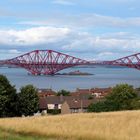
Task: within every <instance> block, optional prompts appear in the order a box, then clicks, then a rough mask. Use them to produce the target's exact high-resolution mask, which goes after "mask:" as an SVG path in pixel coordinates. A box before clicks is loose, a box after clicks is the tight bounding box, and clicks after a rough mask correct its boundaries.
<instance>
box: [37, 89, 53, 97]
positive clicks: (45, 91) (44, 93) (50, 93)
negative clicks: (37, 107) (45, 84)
mask: <svg viewBox="0 0 140 140" xmlns="http://www.w3.org/2000/svg"><path fill="white" fill-rule="evenodd" d="M38 95H39V97H47V96H56V92H55V91H53V90H52V89H38Z"/></svg>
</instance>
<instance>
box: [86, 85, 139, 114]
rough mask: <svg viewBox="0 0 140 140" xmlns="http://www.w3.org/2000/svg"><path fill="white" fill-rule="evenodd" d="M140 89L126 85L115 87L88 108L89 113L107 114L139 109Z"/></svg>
mask: <svg viewBox="0 0 140 140" xmlns="http://www.w3.org/2000/svg"><path fill="white" fill-rule="evenodd" d="M139 93H140V89H139V88H137V89H134V88H133V86H131V85H128V84H120V85H116V86H115V87H114V88H113V89H112V91H111V93H109V94H108V95H107V96H106V97H105V98H104V99H102V100H100V101H99V102H97V103H93V104H91V105H90V106H89V107H88V111H89V112H108V111H122V110H137V109H140V95H139Z"/></svg>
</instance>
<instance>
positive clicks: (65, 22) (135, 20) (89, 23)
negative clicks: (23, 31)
mask: <svg viewBox="0 0 140 140" xmlns="http://www.w3.org/2000/svg"><path fill="white" fill-rule="evenodd" d="M54 17H55V18H52V17H48V20H46V21H22V22H19V23H18V24H24V25H35V26H45V25H50V26H56V25H57V26H61V27H62V26H66V27H76V28H84V27H86V28H90V27H109V28H110V27H115V28H131V27H133V28H137V27H140V17H127V18H121V17H112V16H104V15H99V14H84V15H75V16H70V15H56V16H54Z"/></svg>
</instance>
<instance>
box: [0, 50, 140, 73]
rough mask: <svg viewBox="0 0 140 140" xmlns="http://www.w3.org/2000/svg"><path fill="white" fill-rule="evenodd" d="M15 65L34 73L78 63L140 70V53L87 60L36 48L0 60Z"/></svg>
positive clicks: (58, 69)
mask: <svg viewBox="0 0 140 140" xmlns="http://www.w3.org/2000/svg"><path fill="white" fill-rule="evenodd" d="M5 64H6V65H14V66H17V67H21V68H24V69H26V70H27V71H29V72H30V73H31V74H33V75H54V74H55V73H57V72H58V71H60V70H63V69H66V68H69V67H73V66H78V65H96V64H98V65H115V66H125V67H130V68H136V69H138V70H140V53H137V54H133V55H130V56H126V57H123V58H120V59H116V60H113V61H86V60H82V59H80V58H76V57H73V56H70V55H67V54H63V53H60V52H57V51H53V50H34V51H32V52H29V53H26V54H23V55H20V56H17V57H15V58H13V59H7V60H2V61H0V65H5Z"/></svg>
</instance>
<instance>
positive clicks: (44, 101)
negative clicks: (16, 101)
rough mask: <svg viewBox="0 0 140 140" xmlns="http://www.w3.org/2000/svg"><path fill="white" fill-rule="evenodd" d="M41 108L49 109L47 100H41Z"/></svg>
mask: <svg viewBox="0 0 140 140" xmlns="http://www.w3.org/2000/svg"><path fill="white" fill-rule="evenodd" d="M39 108H40V109H46V108H47V102H46V98H39Z"/></svg>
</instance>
